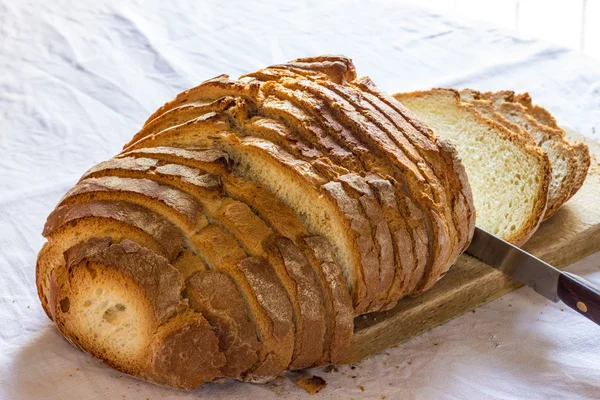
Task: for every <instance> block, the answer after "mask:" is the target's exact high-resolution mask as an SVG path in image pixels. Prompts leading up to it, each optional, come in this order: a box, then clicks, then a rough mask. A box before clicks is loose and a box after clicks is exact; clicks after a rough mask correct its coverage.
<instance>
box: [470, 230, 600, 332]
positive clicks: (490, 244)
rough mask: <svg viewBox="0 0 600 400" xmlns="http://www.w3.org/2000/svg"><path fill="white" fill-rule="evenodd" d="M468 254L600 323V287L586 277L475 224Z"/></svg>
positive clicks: (549, 298)
mask: <svg viewBox="0 0 600 400" xmlns="http://www.w3.org/2000/svg"><path fill="white" fill-rule="evenodd" d="M466 252H467V253H468V254H470V255H472V256H473V257H475V258H477V259H478V260H480V261H483V262H484V263H486V264H488V265H490V266H492V267H494V268H496V269H498V270H500V271H502V272H504V273H505V274H507V275H508V276H510V277H511V278H513V279H515V280H517V281H519V282H521V283H523V284H524V285H527V286H529V287H530V288H532V289H533V290H535V291H536V292H538V293H539V294H541V295H542V296H544V297H545V298H547V299H548V300H551V301H553V302H555V303H557V302H558V301H559V300H562V302H563V303H565V304H566V305H567V306H569V307H570V308H572V309H573V310H575V311H577V312H578V313H580V314H581V315H583V316H585V317H587V318H588V319H589V320H591V321H593V322H595V323H596V324H598V325H600V289H598V288H596V287H594V285H593V284H592V283H590V282H588V281H586V280H585V279H583V278H581V277H579V276H577V275H575V274H571V273H569V272H563V271H560V270H558V269H556V268H554V267H553V266H552V265H550V264H548V263H546V262H544V261H542V260H540V259H539V258H536V257H534V256H532V255H531V254H529V253H527V252H525V251H523V250H521V249H520V248H518V247H516V246H514V245H512V244H510V243H508V242H505V241H504V240H502V239H500V238H499V237H497V236H494V235H492V234H491V233H489V232H486V231H484V230H483V229H480V228H477V227H475V234H474V235H473V240H472V241H471V244H470V245H469V247H468V248H467V251H466Z"/></svg>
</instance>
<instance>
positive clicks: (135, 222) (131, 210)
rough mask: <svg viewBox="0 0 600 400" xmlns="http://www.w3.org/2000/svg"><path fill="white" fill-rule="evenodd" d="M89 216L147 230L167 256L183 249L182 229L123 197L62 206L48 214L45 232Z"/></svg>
mask: <svg viewBox="0 0 600 400" xmlns="http://www.w3.org/2000/svg"><path fill="white" fill-rule="evenodd" d="M86 218H106V219H111V220H115V221H119V222H122V223H124V224H127V225H130V226H131V227H135V228H137V229H139V230H141V231H144V232H145V233H147V234H148V235H149V236H151V237H153V238H154V240H155V241H156V242H157V243H158V244H159V245H160V246H161V247H162V248H163V249H164V250H163V255H164V256H165V257H167V258H168V259H173V258H175V256H176V255H177V254H178V253H179V252H180V251H181V249H182V244H183V241H184V236H183V234H182V233H181V230H180V229H178V228H177V227H176V226H175V225H173V224H172V223H171V222H169V221H167V220H165V219H164V218H162V217H161V216H160V215H158V214H156V213H154V212H152V211H150V210H148V209H146V208H144V207H142V206H139V205H137V204H131V203H126V202H122V201H93V202H90V203H80V204H73V205H66V206H59V207H57V208H56V209H55V210H54V211H52V213H51V214H50V215H49V216H48V219H47V220H46V224H45V225H44V231H43V233H42V234H43V235H44V236H45V237H50V236H52V235H53V234H54V233H55V232H56V231H57V230H58V229H60V228H62V227H63V226H64V225H66V224H70V225H71V226H74V225H76V224H77V221H78V220H81V219H86Z"/></svg>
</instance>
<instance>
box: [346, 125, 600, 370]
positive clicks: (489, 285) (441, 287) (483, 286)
mask: <svg viewBox="0 0 600 400" xmlns="http://www.w3.org/2000/svg"><path fill="white" fill-rule="evenodd" d="M569 136H571V137H572V138H573V139H575V140H578V141H583V142H585V143H586V144H587V145H588V146H589V148H590V153H592V163H591V164H592V165H591V167H590V172H589V175H588V177H587V179H586V181H585V183H584V185H583V187H582V188H581V189H580V190H579V192H577V194H576V195H575V196H573V198H572V199H570V200H569V201H568V202H567V203H566V204H565V205H564V206H563V207H562V208H561V209H560V211H559V212H558V213H556V214H555V215H554V216H553V217H552V218H550V219H549V220H547V221H545V222H543V223H542V224H541V225H540V227H539V229H538V230H537V232H536V233H535V234H534V235H533V237H532V238H531V239H530V240H529V241H528V242H527V243H526V244H525V245H524V246H523V249H525V250H526V251H528V252H530V253H532V254H534V255H535V256H537V257H539V258H541V259H542V260H544V261H546V262H548V263H550V264H552V265H554V266H555V267H557V268H563V267H566V266H567V265H569V264H571V263H573V262H575V261H577V260H579V259H581V258H583V257H585V256H587V255H589V254H592V253H595V252H596V251H599V250H600V165H599V164H598V161H597V160H600V143H597V142H594V141H591V140H589V139H586V138H584V137H582V136H580V135H578V134H575V133H569ZM521 286H522V285H521V284H520V283H518V282H516V281H514V280H512V279H510V278H508V277H507V276H506V275H504V274H503V273H501V272H499V271H497V270H495V269H493V268H492V267H490V266H488V265H486V264H485V263H483V262H481V261H479V260H476V259H474V258H473V257H470V256H468V255H466V254H463V255H462V256H460V257H459V259H458V261H457V262H456V264H455V265H454V266H453V267H452V269H451V270H450V272H448V273H447V274H446V276H445V277H444V278H443V279H441V280H440V281H439V282H438V283H436V285H435V286H434V287H433V288H432V289H431V290H429V291H428V292H426V293H425V294H423V295H421V296H418V297H415V298H407V299H403V300H401V301H400V302H399V303H398V305H397V306H396V307H394V308H393V309H392V310H390V311H386V312H382V313H372V314H369V315H365V316H360V317H358V318H356V319H355V320H354V331H355V332H354V339H353V342H352V349H351V350H350V351H349V352H348V358H347V359H346V360H344V361H345V363H352V362H356V361H359V360H361V359H363V358H365V357H369V356H371V355H373V354H377V353H379V352H382V351H383V350H385V349H387V348H389V347H391V346H393V345H395V344H398V343H400V342H403V341H405V340H407V339H409V338H411V337H413V336H415V335H418V334H420V333H423V332H425V331H427V330H429V329H431V328H434V327H436V326H438V325H441V324H443V323H444V322H446V321H448V320H450V319H452V318H455V317H457V316H459V315H461V314H463V313H465V312H467V311H469V310H472V309H473V308H475V307H478V306H480V305H481V304H484V303H487V302H489V301H492V300H494V299H497V298H498V297H500V296H502V295H504V294H506V293H508V292H510V291H513V290H515V289H517V288H519V287H521Z"/></svg>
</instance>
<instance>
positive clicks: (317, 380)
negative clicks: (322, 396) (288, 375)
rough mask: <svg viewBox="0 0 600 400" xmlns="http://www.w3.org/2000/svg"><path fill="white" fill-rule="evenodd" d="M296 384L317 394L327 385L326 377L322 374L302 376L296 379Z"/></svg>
mask: <svg viewBox="0 0 600 400" xmlns="http://www.w3.org/2000/svg"><path fill="white" fill-rule="evenodd" d="M296 385H298V386H300V387H301V388H302V389H304V390H306V391H307V392H308V393H310V394H315V393H317V392H319V391H320V390H322V389H323V388H325V386H327V382H325V379H323V378H321V377H320V376H315V375H313V376H311V377H310V378H300V379H298V380H297V381H296Z"/></svg>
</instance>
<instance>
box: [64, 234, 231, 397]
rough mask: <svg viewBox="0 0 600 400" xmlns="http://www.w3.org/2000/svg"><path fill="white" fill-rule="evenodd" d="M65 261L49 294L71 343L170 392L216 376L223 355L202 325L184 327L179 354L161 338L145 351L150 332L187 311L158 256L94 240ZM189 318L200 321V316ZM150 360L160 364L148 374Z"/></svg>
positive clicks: (173, 274) (172, 274)
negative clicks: (192, 363) (158, 345)
mask: <svg viewBox="0 0 600 400" xmlns="http://www.w3.org/2000/svg"><path fill="white" fill-rule="evenodd" d="M65 260H66V268H65V269H64V270H62V271H61V273H60V274H59V275H58V276H57V285H56V286H55V288H54V290H55V292H54V293H53V295H54V297H55V298H56V306H55V307H56V309H55V313H56V314H55V315H56V323H57V326H58V327H59V329H60V330H61V332H62V333H63V335H65V337H66V338H67V339H69V341H70V342H72V343H73V344H74V345H76V346H78V347H80V348H83V349H85V351H87V352H89V353H90V354H92V355H93V356H95V357H97V358H99V359H101V360H103V361H105V362H106V363H108V364H109V365H111V366H113V367H115V368H117V369H119V370H121V371H123V372H126V373H129V374H134V375H138V376H140V375H141V376H145V377H146V379H149V380H153V381H155V382H158V383H162V384H168V385H170V386H175V387H183V388H188V389H189V388H193V387H196V386H198V385H199V384H201V383H202V382H204V381H209V380H213V379H215V378H216V377H218V376H220V375H221V372H220V367H221V366H223V365H224V364H225V357H224V356H223V355H222V354H221V353H220V352H219V350H218V341H217V338H216V337H215V335H214V334H213V333H212V331H211V330H210V328H208V329H206V328H207V327H206V325H207V324H206V325H205V326H204V329H199V328H195V327H194V326H193V325H190V324H187V323H186V324H185V327H184V328H183V329H185V330H186V331H187V333H186V335H185V336H186V337H187V339H188V340H186V341H177V346H178V347H179V349H177V350H178V351H175V350H176V349H174V348H172V347H170V346H167V343H169V341H168V340H161V345H162V346H164V347H163V350H162V351H161V350H157V349H153V348H152V347H153V346H152V344H153V343H154V342H155V340H156V336H155V335H154V332H155V331H156V330H157V329H159V327H160V326H161V325H162V326H163V327H167V326H169V325H170V323H168V325H164V324H165V322H167V321H170V320H171V321H173V320H176V321H175V324H178V322H179V321H177V319H176V318H174V317H175V316H176V314H177V313H178V312H179V311H178V310H180V309H181V308H182V307H183V308H185V307H187V306H185V304H182V302H181V296H180V293H181V290H182V289H183V278H182V277H181V274H179V273H178V272H177V271H176V270H175V269H174V268H173V267H171V266H170V265H169V264H168V262H167V260H166V259H165V258H163V257H161V256H158V255H156V254H155V253H154V252H152V251H150V250H148V249H145V248H143V247H140V246H139V245H137V244H136V243H134V242H131V241H128V240H124V241H122V242H121V243H119V244H117V243H113V242H112V241H111V239H110V238H104V239H99V238H94V239H91V240H89V241H87V242H83V243H80V244H78V245H76V246H73V247H71V248H70V249H69V250H67V251H66V252H65ZM194 319H195V320H198V319H200V320H202V319H201V315H200V314H196V315H195V317H194ZM163 329H164V328H163ZM179 332H180V333H179V334H182V331H181V330H179ZM196 341H198V342H201V343H202V346H203V347H201V348H202V349H203V351H202V352H201V353H200V352H198V351H195V348H194V346H193V345H192V343H194V342H196ZM174 342H175V341H174ZM174 342H173V343H174ZM190 350H191V351H190ZM181 354H185V357H183V358H181V357H180V355H181ZM151 358H154V359H159V360H162V362H159V363H158V365H155V366H154V367H153V368H152V367H150V366H149V365H148V360H149V359H151ZM190 360H193V361H196V362H198V364H197V365H196V366H195V367H193V368H192V369H193V374H192V373H191V371H190V373H188V374H185V373H181V372H182V369H184V368H185V367H188V368H189V365H187V363H186V361H190ZM155 364H156V363H155ZM186 380H188V382H186Z"/></svg>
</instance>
